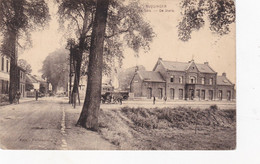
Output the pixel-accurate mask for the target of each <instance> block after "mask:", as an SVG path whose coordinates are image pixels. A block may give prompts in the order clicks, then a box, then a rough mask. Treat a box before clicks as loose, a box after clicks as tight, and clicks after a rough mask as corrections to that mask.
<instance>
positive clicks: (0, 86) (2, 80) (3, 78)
mask: <svg viewBox="0 0 260 164" xmlns="http://www.w3.org/2000/svg"><path fill="white" fill-rule="evenodd" d="M10 60H11V59H10V57H9V56H6V55H2V54H0V95H6V94H8V92H9V81H10Z"/></svg>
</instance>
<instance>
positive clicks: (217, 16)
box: [178, 0, 236, 41]
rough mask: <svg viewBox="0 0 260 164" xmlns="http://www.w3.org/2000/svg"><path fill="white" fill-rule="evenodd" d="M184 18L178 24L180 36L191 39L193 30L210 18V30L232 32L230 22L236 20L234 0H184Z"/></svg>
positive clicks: (222, 33) (182, 6)
mask: <svg viewBox="0 0 260 164" xmlns="http://www.w3.org/2000/svg"><path fill="white" fill-rule="evenodd" d="M181 8H182V9H183V11H182V13H181V14H182V20H181V21H180V22H179V25H178V32H179V34H178V35H179V38H180V40H182V41H188V40H189V39H191V33H192V31H195V30H199V29H200V28H202V27H203V26H204V25H205V19H208V20H209V23H210V27H209V28H210V30H211V31H212V32H214V33H216V34H219V35H225V34H228V33H229V32H230V27H229V26H230V24H232V23H234V22H235V14H236V12H235V2H234V0H182V2H181Z"/></svg>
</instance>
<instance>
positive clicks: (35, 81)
mask: <svg viewBox="0 0 260 164" xmlns="http://www.w3.org/2000/svg"><path fill="white" fill-rule="evenodd" d="M26 81H28V82H29V83H38V81H37V80H36V79H35V78H34V77H33V76H32V75H28V74H26Z"/></svg>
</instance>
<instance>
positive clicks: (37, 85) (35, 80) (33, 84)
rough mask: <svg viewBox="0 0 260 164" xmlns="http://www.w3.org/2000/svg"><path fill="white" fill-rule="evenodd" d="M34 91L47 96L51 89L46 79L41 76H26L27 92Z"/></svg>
mask: <svg viewBox="0 0 260 164" xmlns="http://www.w3.org/2000/svg"><path fill="white" fill-rule="evenodd" d="M34 89H36V90H39V91H40V92H41V93H45V94H46V93H47V92H48V89H49V84H48V82H47V81H46V80H45V79H43V78H41V77H39V76H36V75H31V74H26V91H31V90H34Z"/></svg>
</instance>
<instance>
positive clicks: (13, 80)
mask: <svg viewBox="0 0 260 164" xmlns="http://www.w3.org/2000/svg"><path fill="white" fill-rule="evenodd" d="M8 35H9V37H10V41H11V44H10V47H9V48H10V49H9V50H10V51H9V52H10V53H11V54H10V56H11V61H10V86H9V102H10V103H11V104H12V103H13V100H14V98H15V95H16V92H17V90H18V85H19V84H18V83H19V81H18V80H19V79H18V74H17V73H18V70H17V51H16V41H17V32H13V31H10V32H9V33H8Z"/></svg>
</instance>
